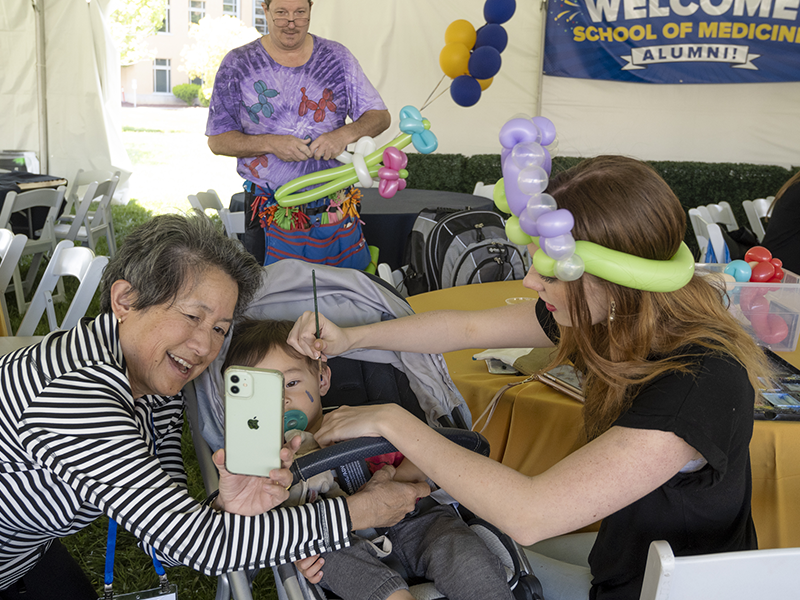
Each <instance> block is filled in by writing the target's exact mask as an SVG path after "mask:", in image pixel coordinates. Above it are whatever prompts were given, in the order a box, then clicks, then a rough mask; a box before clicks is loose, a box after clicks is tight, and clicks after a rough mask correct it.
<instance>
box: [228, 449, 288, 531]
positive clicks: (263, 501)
mask: <svg viewBox="0 0 800 600" xmlns="http://www.w3.org/2000/svg"><path fill="white" fill-rule="evenodd" d="M299 445H300V438H299V437H298V438H295V439H293V440H292V441H291V442H289V443H287V444H286V445H285V446H284V447H283V448H281V452H280V454H281V464H282V468H280V469H273V470H272V471H271V472H270V474H269V477H256V476H254V475H236V474H235V473H230V472H228V470H227V469H226V468H225V450H217V451H216V452H215V453H214V456H213V460H214V464H215V465H216V466H217V469H218V470H219V496H218V498H217V500H216V502H215V504H214V507H215V508H217V509H219V510H224V511H226V512H230V513H234V514H237V515H244V516H254V515H260V514H263V513H265V512H267V511H268V510H272V509H273V508H275V507H276V506H279V505H280V504H281V503H282V502H285V501H286V499H287V498H288V497H289V487H290V486H291V484H292V473H291V472H290V471H289V467H291V466H292V462H294V454H295V452H296V451H297V448H298V447H299Z"/></svg>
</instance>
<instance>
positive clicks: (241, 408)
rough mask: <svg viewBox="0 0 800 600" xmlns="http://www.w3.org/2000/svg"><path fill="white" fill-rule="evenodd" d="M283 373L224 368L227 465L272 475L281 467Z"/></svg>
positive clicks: (232, 469)
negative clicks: (273, 470)
mask: <svg viewBox="0 0 800 600" xmlns="http://www.w3.org/2000/svg"><path fill="white" fill-rule="evenodd" d="M282 447H283V373H281V372H280V371H273V370H271V369H256V368H251V367H229V368H228V369H227V370H226V371H225V468H226V469H228V471H229V472H230V473H236V474H238V475H257V476H259V477H269V473H270V471H272V469H280V468H281V457H280V452H281V448H282Z"/></svg>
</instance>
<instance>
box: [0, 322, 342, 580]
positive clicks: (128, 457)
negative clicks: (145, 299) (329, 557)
mask: <svg viewBox="0 0 800 600" xmlns="http://www.w3.org/2000/svg"><path fill="white" fill-rule="evenodd" d="M182 424H183V398H182V396H175V397H161V396H145V397H142V398H136V399H134V398H133V397H132V393H131V388H130V384H129V383H128V379H127V377H126V370H125V361H124V358H123V356H122V350H121V347H120V343H119V336H118V330H117V323H116V320H115V319H114V317H113V315H110V314H109V315H101V316H99V317H97V319H95V320H91V319H85V320H84V321H83V322H82V323H81V324H79V325H78V326H77V327H75V328H74V329H71V330H69V331H58V332H54V333H52V334H51V335H49V336H48V337H46V338H45V339H44V340H43V341H42V342H41V343H39V344H37V345H34V346H30V347H28V348H23V349H21V350H18V351H16V352H13V353H11V354H8V355H6V356H3V357H2V358H0V590H1V589H4V588H6V587H8V586H9V585H10V584H11V583H13V582H14V581H16V580H17V579H19V578H20V577H22V575H24V574H25V573H26V572H27V571H29V570H30V569H31V568H32V567H33V566H34V564H36V562H37V560H38V559H39V558H40V557H41V555H42V554H43V553H44V552H45V551H46V549H47V548H48V547H49V544H50V542H51V540H52V539H53V538H55V537H63V536H67V535H69V534H71V533H75V532H76V531H78V530H80V529H82V528H83V527H86V526H87V525H88V524H89V523H90V522H91V521H93V520H94V519H96V518H97V517H99V516H100V515H102V514H106V515H108V516H109V517H111V518H113V519H115V520H116V521H117V522H118V523H119V524H120V525H121V526H122V527H124V528H125V529H127V530H128V531H130V532H132V533H133V534H134V535H135V536H136V537H138V538H139V539H140V540H141V541H142V545H143V546H144V548H145V549H146V550H149V549H150V548H151V547H152V548H155V550H156V552H157V554H158V556H159V557H160V558H161V560H162V562H164V564H165V565H173V566H174V565H178V564H183V565H187V566H189V567H192V568H193V569H196V570H198V571H201V572H203V573H205V574H207V575H216V574H219V573H224V572H227V571H231V570H239V569H242V568H254V567H256V566H265V565H267V564H276V563H281V562H287V561H294V560H297V559H299V558H302V557H305V556H310V555H313V554H319V553H321V552H329V551H332V550H336V549H339V548H342V547H345V546H347V545H349V543H350V541H349V529H350V519H349V514H348V512H347V504H346V502H345V501H344V500H343V499H341V498H339V499H334V500H325V501H323V502H319V503H315V504H311V505H306V506H301V507H293V508H282V509H276V510H272V511H269V512H267V513H265V514H263V515H259V516H256V517H242V516H239V515H233V514H229V513H218V512H216V511H214V510H213V509H211V508H206V507H202V506H201V505H200V504H199V503H198V502H197V501H196V500H194V499H193V498H192V497H191V496H189V494H188V492H187V490H186V475H185V473H184V470H183V460H182V458H181V429H182Z"/></svg>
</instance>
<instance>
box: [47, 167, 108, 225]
mask: <svg viewBox="0 0 800 600" xmlns="http://www.w3.org/2000/svg"><path fill="white" fill-rule="evenodd" d="M120 173H121V172H120V171H110V170H105V169H90V170H88V171H84V170H83V169H78V172H77V173H75V177H73V178H72V179H71V180H70V181H69V183H68V184H67V192H66V194H65V196H64V197H65V198H66V200H67V204H66V205H65V206H64V213H63V215H62V217H59V220H60V221H62V222H66V220H68V219H69V220H71V219H70V215H72V211H73V210H74V209H76V207H77V206H78V204H79V203H80V201H81V199H82V198H83V197H84V196H85V195H86V187H87V186H88V185H89V184H90V183H93V182H95V181H106V180H107V179H111V178H112V177H117V178H118V179H119V177H121V175H120ZM62 219H63V220H62Z"/></svg>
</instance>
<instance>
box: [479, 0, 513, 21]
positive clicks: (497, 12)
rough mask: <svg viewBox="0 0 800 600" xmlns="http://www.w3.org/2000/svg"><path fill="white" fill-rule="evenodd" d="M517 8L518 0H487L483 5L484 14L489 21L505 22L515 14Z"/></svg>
mask: <svg viewBox="0 0 800 600" xmlns="http://www.w3.org/2000/svg"><path fill="white" fill-rule="evenodd" d="M515 10H517V3H516V0H486V4H484V5H483V16H484V18H485V19H486V22H487V23H497V24H500V23H505V22H506V21H508V20H509V19H510V18H511V17H513V16H514V11H515Z"/></svg>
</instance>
